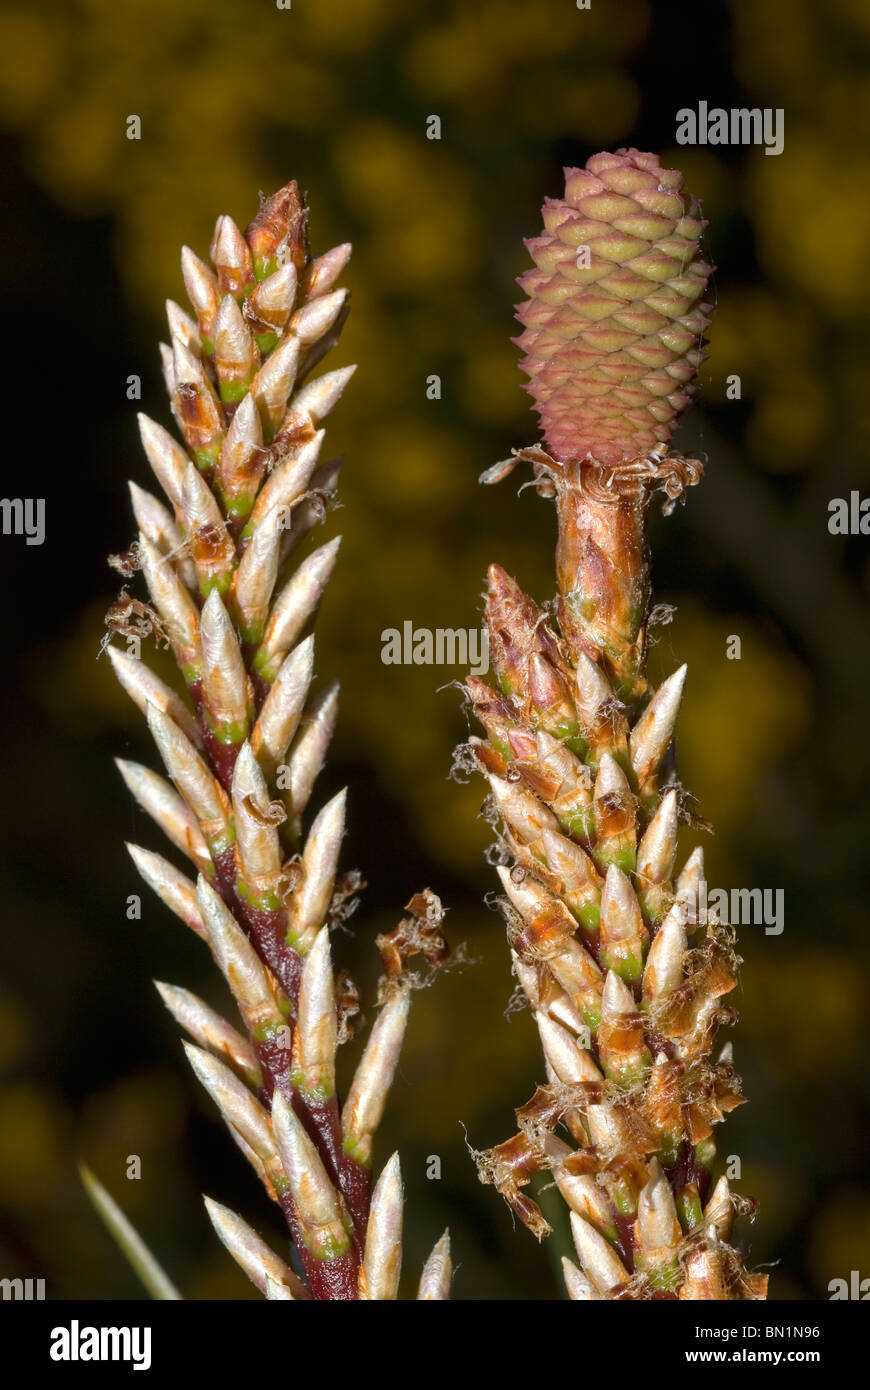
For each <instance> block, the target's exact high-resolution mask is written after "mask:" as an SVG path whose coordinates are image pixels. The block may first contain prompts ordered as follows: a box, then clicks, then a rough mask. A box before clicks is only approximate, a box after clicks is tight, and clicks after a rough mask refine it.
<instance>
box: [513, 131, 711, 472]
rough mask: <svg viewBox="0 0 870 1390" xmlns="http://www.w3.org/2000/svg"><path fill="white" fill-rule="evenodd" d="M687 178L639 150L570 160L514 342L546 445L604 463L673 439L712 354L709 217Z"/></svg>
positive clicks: (526, 278)
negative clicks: (704, 245) (701, 243)
mask: <svg viewBox="0 0 870 1390" xmlns="http://www.w3.org/2000/svg"><path fill="white" fill-rule="evenodd" d="M682 184H683V176H682V174H680V173H679V172H678V171H677V170H675V169H663V168H662V167H661V163H660V161H659V158H658V155H655V154H644V153H642V152H641V151H639V150H635V149H628V150H617V151H616V153H615V154H609V153H603V154H594V155H592V157H591V158H590V159H588V160H587V161H586V167H585V169H566V170H565V197H564V198H548V199H546V201H545V203H544V208H543V217H544V232H543V234H542V235H541V236H538V237H532V238H531V239H530V240H528V241H527V242H526V246H527V247H528V249H529V251H530V253H531V256H532V259H533V260H534V262H535V269H534V270H530V271H527V272H526V274H525V275H522V276H520V278H519V281H518V283H519V284H520V286H521V287H522V289H523V290H525V292H526V294H527V295H528V296H529V298H528V300H527V301H526V302H525V303H523V304H521V305H519V306H518V307H517V317H518V319H519V320H520V322H521V323H522V324H523V325H524V329H525V331H524V332H523V333H522V334H521V335H520V336H519V338H517V339H516V340H515V341H516V343H517V345H518V346H519V347H521V348H522V349H523V351H524V352H525V354H526V356H525V357H524V358H523V361H522V363H521V366H522V368H523V370H524V371H525V372H526V373H528V376H529V378H530V381H529V385H528V387H527V388H526V389H527V390H528V391H529V393H530V394H531V395H532V397H533V398H534V401H535V409H536V410H537V412H538V414H539V416H540V419H541V425H542V427H543V434H544V440H545V443H546V446H547V448H548V450H549V451H550V453H551V454H553V455H554V456H555V457H556V458H558V459H563V460H565V459H575V458H576V459H585V458H587V457H590V458H591V460H593V461H594V462H596V463H599V464H603V465H605V466H612V465H614V464H619V463H622V462H624V461H626V460H630V459H633V458H637V457H643V456H645V455H647V454H649V453H650V452H651V451H652V450H654V449H655V447H656V446H657V445H664V446H667V445H668V444H669V442H670V438H671V432H672V430H673V427H674V424H675V422H676V420H677V417H678V416H679V414H680V412H681V411H682V410H683V409H684V408H685V407H686V405H687V404H688V402H689V400H690V399H691V397H692V394H693V392H694V385H693V382H694V378H695V375H696V373H697V370H698V367H699V365H700V363H701V362H702V361H703V359H704V356H705V353H704V338H703V334H704V331H705V329H706V328H707V326H708V324H709V322H710V320H709V318H708V313H709V311H710V309H711V307H712V306H711V305H710V304H709V303H707V302H705V295H706V292H707V282H708V278H709V276H710V274H711V271H712V269H713V267H712V266H710V265H708V264H707V263H706V262H705V261H704V260H703V259H702V258H701V257H700V256H699V254H698V238H699V236H700V234H701V232H702V231H703V229H704V227H705V226H706V225H707V224H706V222H704V221H703V220H702V219H701V218H700V217H699V216H698V206H697V204H696V202H695V200H694V199H692V198H688V197H686V196H685V195H684V194H683V193H682V192H681V189H682Z"/></svg>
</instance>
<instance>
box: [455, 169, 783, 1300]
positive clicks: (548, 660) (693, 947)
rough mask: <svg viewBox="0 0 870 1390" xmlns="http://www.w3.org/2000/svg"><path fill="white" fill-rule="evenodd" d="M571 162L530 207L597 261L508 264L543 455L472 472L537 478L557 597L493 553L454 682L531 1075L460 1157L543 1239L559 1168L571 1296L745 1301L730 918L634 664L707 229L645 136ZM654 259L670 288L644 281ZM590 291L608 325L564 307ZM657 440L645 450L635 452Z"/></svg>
mask: <svg viewBox="0 0 870 1390" xmlns="http://www.w3.org/2000/svg"><path fill="white" fill-rule="evenodd" d="M587 170H588V172H587V173H582V172H581V173H580V174H577V173H576V172H575V171H570V170H569V171H568V176H567V177H568V190H569V203H566V204H558V205H556V206H555V208H553V207H551V206H548V208H547V209H545V219H547V225H548V229H549V230H550V233H551V237H550V241H549V242H547V243H546V245H547V247H548V248H549V251H548V254H549V253H550V252H554V253H555V252H556V251H559V248H560V247H562V246H565V247H572V248H573V247H574V246H575V245H576V242H577V240H578V239H583V240H586V241H590V242H591V244H592V246H593V253H594V254H593V260H592V265H593V267H594V270H595V276H597V277H599V278H598V280H597V281H595V280H594V279H590V278H589V276H588V275H587V278H586V280H585V281H583V280H580V281H578V280H576V279H575V278H574V275H573V271H570V273H569V272H568V271H565V270H563V269H562V267H563V266H564V265H569V266H570V258H562V259H560V257H561V251H559V255H558V256H556V259H555V260H553V261H552V263H551V262H546V264H545V266H544V269H542V270H540V271H539V272H535V273H533V274H532V276H531V277H527V278H526V283H527V287H528V288H529V289H530V290H531V291H532V292H533V294H535V295H536V296H537V299H536V300H535V309H534V313H533V312H532V310H530V309H529V308H528V307H527V308H526V310H524V311H523V312H522V313H521V317H523V320H524V322H526V324H527V325H530V324H532V323H534V324H535V328H534V330H533V329H532V328H531V327H530V328H529V330H528V333H527V335H524V337H526V338H527V339H528V346H529V350H530V352H532V353H538V354H539V355H538V357H537V358H536V361H535V363H534V364H533V365H534V367H535V371H536V373H537V374H536V375H535V376H533V382H534V383H535V388H534V389H535V392H536V394H537V397H538V399H539V401H544V402H545V410H544V411H543V412H542V413H543V414H544V418H545V422H546V425H547V429H548V436H547V443H548V446H549V449H550V452H546V451H545V450H544V449H542V448H540V447H537V448H532V449H528V450H524V451H521V452H520V453H519V454H518V455H517V456H515V459H514V460H512V461H511V462H509V463H508V464H505V465H496V467H495V468H493V469H492V470H490V472H489V474H487V475H484V477H485V480H486V481H495V480H497V479H498V478H499V477H502V476H504V474H505V473H506V472H507V471H509V469H510V467H511V466H512V464H513V462H515V461H516V458H523V457H524V458H527V459H528V460H530V461H531V462H532V463H533V464H534V465H535V476H536V481H537V484H538V490H539V491H540V492H542V493H543V494H544V495H547V496H553V497H555V499H556V503H557V511H558V521H559V543H558V549H557V570H558V582H559V595H558V597H557V599H556V601H555V604H554V605H553V606H552V609H551V608H549V607H548V608H544V607H542V606H539V605H538V604H537V603H536V602H535V601H534V600H533V599H532V598H530V597H529V596H528V595H527V594H526V593H524V592H523V590H522V589H521V588H520V586H519V585H518V584H517V583H516V582H515V581H514V580H513V579H512V578H511V577H510V576H509V575H508V574H507V573H506V572H505V571H504V570H503V569H501V568H500V567H499V566H497V565H493V566H492V567H491V568H490V571H489V576H488V593H487V600H486V621H487V625H488V630H489V640H490V656H491V662H492V668H493V670H492V677H491V681H492V683H491V684H488V683H486V682H484V681H482V680H480V679H478V678H477V677H469V679H468V682H467V691H468V698H469V704H470V707H471V710H472V712H473V714H474V716H475V718H476V720H477V722H478V723H479V725H480V726H481V727H482V729H483V731H484V734H485V737H482V738H481V737H478V736H475V737H473V738H472V741H471V748H472V750H473V754H474V757H475V759H476V762H477V764H478V766H479V768H480V770H481V771H482V772H483V773H484V775H485V776H486V777H487V778H488V781H489V785H490V789H491V794H490V797H489V810H490V814H491V818H492V821H493V823H494V824H495V825H496V826H497V828H498V841H499V850H500V853H499V859H500V861H501V863H500V867H499V870H498V873H499V877H500V879H501V885H502V890H503V896H502V897H501V898H500V900H499V901H500V907H501V910H502V913H503V916H504V918H505V921H506V924H507V935H508V941H509V945H510V949H511V956H512V961H513V968H514V972H515V975H516V978H517V981H518V984H519V988H520V992H521V996H522V997H523V998H524V1000H525V1002H526V1003H527V1004H528V1006H529V1007H530V1009H531V1011H532V1013H533V1015H534V1018H535V1022H536V1025H537V1029H538V1032H539V1034H540V1040H541V1045H542V1048H543V1053H544V1058H545V1064H546V1074H547V1081H546V1084H545V1085H542V1086H541V1087H540V1088H539V1089H538V1090H537V1091H536V1093H535V1095H534V1096H533V1097H532V1099H531V1100H530V1101H529V1102H528V1103H527V1104H526V1105H524V1106H523V1107H522V1108H521V1109H520V1110H518V1111H517V1119H518V1124H519V1129H518V1133H517V1134H516V1135H515V1136H514V1137H513V1138H511V1139H509V1140H507V1141H506V1142H505V1143H503V1144H500V1145H498V1146H497V1147H496V1148H493V1149H490V1150H488V1151H487V1152H485V1153H482V1154H479V1155H478V1163H479V1171H480V1175H481V1178H482V1180H483V1181H484V1182H489V1183H492V1184H494V1185H495V1187H496V1188H497V1189H498V1191H499V1192H500V1193H501V1194H502V1195H503V1196H504V1197H505V1198H506V1200H507V1201H508V1203H509V1204H510V1206H511V1208H512V1209H513V1211H514V1212H515V1213H516V1215H517V1216H518V1217H519V1218H520V1220H521V1221H522V1222H523V1223H524V1224H525V1225H526V1226H527V1227H528V1228H529V1229H530V1230H531V1231H532V1232H534V1233H535V1234H536V1235H537V1236H538V1237H539V1238H540V1237H542V1236H544V1235H546V1234H548V1233H549V1229H550V1228H549V1226H548V1224H547V1222H546V1221H545V1220H544V1217H543V1214H542V1212H541V1210H540V1208H539V1207H538V1205H537V1204H536V1202H535V1201H534V1200H533V1198H532V1197H531V1196H530V1195H529V1193H528V1191H527V1189H528V1185H529V1183H530V1181H531V1179H532V1178H533V1176H534V1175H536V1174H551V1175H552V1179H553V1180H555V1183H556V1184H557V1186H558V1188H559V1191H560V1192H561V1194H562V1197H563V1198H564V1200H565V1202H566V1203H567V1205H568V1208H569V1209H570V1221H571V1228H572V1232H573V1237H574V1244H575V1246H576V1252H577V1263H576V1264H575V1263H574V1262H573V1261H566V1262H565V1281H566V1285H567V1290H568V1293H569V1296H570V1297H571V1298H572V1299H579V1300H584V1299H590V1300H597V1299H629V1300H638V1299H647V1298H654V1299H667V1298H671V1299H674V1298H682V1299H757V1298H763V1297H764V1296H765V1291H766V1278H765V1277H764V1276H760V1275H756V1274H752V1273H749V1272H747V1270H746V1268H745V1267H744V1263H743V1259H742V1256H741V1254H740V1252H739V1250H738V1249H737V1248H736V1247H735V1246H734V1245H732V1244H731V1234H732V1225H733V1220H734V1217H735V1214H739V1213H744V1212H745V1213H749V1212H751V1211H753V1210H754V1204H753V1203H752V1202H751V1201H750V1200H748V1199H745V1198H740V1197H738V1196H736V1195H735V1194H733V1193H732V1192H731V1190H730V1188H729V1185H728V1182H727V1179H726V1178H724V1177H720V1178H719V1179H718V1181H716V1180H715V1146H714V1132H715V1127H716V1125H717V1124H719V1123H720V1121H722V1120H723V1119H724V1117H725V1116H726V1115H727V1113H728V1112H729V1111H730V1110H732V1109H733V1108H734V1107H735V1106H737V1105H739V1104H740V1103H741V1095H740V1086H739V1082H738V1080H737V1078H736V1077H735V1074H734V1068H733V1065H732V1058H731V1048H730V1044H727V1043H726V1044H725V1046H724V1047H723V1046H722V1044H721V1041H719V1040H718V1034H719V1030H720V1029H721V1028H722V1027H723V1026H727V1025H730V1024H731V1023H733V1022H734V1020H735V1017H736V1015H735V1014H734V1011H733V1010H732V1009H731V1008H730V1007H729V1005H728V1002H727V999H728V995H729V994H730V992H731V991H732V990H733V989H734V986H735V984H736V970H737V965H738V963H739V962H738V959H737V957H736V955H735V951H734V945H733V940H732V938H731V935H730V934H729V932H728V931H727V930H726V929H725V928H723V927H722V926H721V925H720V924H719V923H718V922H717V921H716V920H715V919H714V918H712V917H711V918H710V919H709V920H703V918H704V913H703V912H702V911H701V910H700V909H699V906H698V904H699V902H701V901H703V900H704V899H703V897H702V895H701V894H700V893H699V885H700V883H701V881H702V880H703V877H704V868H703V856H702V851H701V849H700V847H697V848H694V849H692V851H691V853H690V854H689V856H688V858H687V859H686V860H685V861H684V862H680V860H679V856H678V831H679V828H680V825H681V822H682V823H686V824H688V825H689V826H691V827H692V828H693V829H695V828H701V827H702V826H703V822H699V821H698V820H697V818H696V817H695V816H694V815H693V814H692V813H691V811H690V810H689V807H688V799H687V798H686V796H685V795H684V793H683V791H682V788H681V786H680V784H679V782H678V781H677V779H676V775H675V772H674V766H673V760H672V738H673V734H674V728H675V724H676V720H677V713H678V710H679V707H680V700H681V695H682V691H683V685H684V679H685V675H686V671H685V668H684V667H683V668H680V669H679V670H677V671H675V672H674V673H673V675H671V676H669V677H668V679H667V680H665V681H664V682H663V683H662V684H661V685H660V686H659V687H658V689H652V688H651V686H650V684H649V681H648V680H647V677H646V671H645V658H646V633H647V622H648V614H649V576H648V560H647V550H646V530H645V526H646V515H647V510H648V506H649V501H650V497H651V495H652V493H653V492H654V491H655V490H658V489H660V488H664V490H665V491H666V492H667V493H668V495H669V498H670V499H671V500H673V499H675V498H676V497H677V496H679V495H680V493H681V491H682V489H683V488H684V487H685V486H687V485H688V484H690V483H693V482H695V481H696V480H697V478H698V476H700V468H699V466H698V465H692V464H690V462H689V461H687V460H683V459H676V458H671V457H667V456H666V450H665V443H666V440H667V438H668V433H669V426H670V422H671V421H672V419H673V417H674V415H675V414H676V412H677V410H678V409H679V408H680V407H681V404H682V403H684V402H685V400H686V399H688V395H689V392H690V389H691V379H690V378H691V373H687V372H686V371H685V370H683V368H681V369H680V371H679V372H676V373H675V370H674V369H675V366H677V365H678V364H680V363H682V364H684V365H689V366H691V367H692V370H694V365H696V364H697V360H698V357H697V353H696V352H695V350H694V349H691V348H690V347H689V344H688V335H689V328H690V327H691V329H692V336H693V339H696V338H697V331H698V329H699V326H700V320H699V319H698V318H696V319H692V317H691V316H692V314H693V313H694V314H695V315H696V316H697V315H700V310H697V309H696V310H693V309H692V308H691V304H693V303H695V302H696V301H697V300H698V299H699V297H700V296H701V295H702V294H703V291H704V284H705V282H704V271H703V268H701V267H700V266H699V263H698V262H697V261H696V260H693V257H694V255H695V249H696V248H695V238H696V236H697V233H698V230H699V228H700V225H701V224H700V223H698V222H697V220H695V219H694V218H693V219H692V221H691V224H689V223H688V222H687V218H686V216H685V215H684V212H683V210H682V204H681V202H680V200H679V198H678V197H677V194H676V193H675V192H674V191H673V190H675V189H677V188H678V187H679V184H680V178H679V175H676V174H673V173H668V172H666V171H662V170H660V169H659V167H658V161H657V159H656V158H655V157H654V156H652V155H641V154H638V153H637V152H636V151H629V152H623V153H621V154H618V155H597V156H595V157H594V158H593V159H591V160H590V161H589V164H588V166H587ZM678 204H679V206H678ZM632 208H633V209H634V211H632ZM659 224H662V225H661V227H660V226H659ZM572 227H573V228H574V230H573V231H572V232H571V234H570V236H569V235H568V230H569V229H570V228H572ZM608 227H611V228H614V229H615V230H614V231H612V232H609V231H608V230H607V228H608ZM560 236H561V237H562V240H560V239H559V238H560ZM659 237H664V238H665V244H664V245H663V244H662V243H661V242H660V241H659V243H658V247H657V249H656V246H655V245H653V243H655V242H656V239H657V238H659ZM571 238H573V240H572V239H571ZM681 238H682V243H683V245H684V246H685V247H686V248H687V249H686V253H685V259H686V261H687V263H690V264H691V270H690V271H689V270H688V269H687V267H686V266H683V267H682V270H681V272H680V274H681V281H680V284H679V285H677V286H675V285H674V284H673V283H672V282H666V281H665V279H664V277H663V274H660V272H663V271H664V269H666V268H667V267H668V266H671V267H673V266H675V265H676V263H677V262H678V261H679V256H677V254H676V253H677V251H678V250H679V243H680V239H681ZM638 241H642V242H643V246H640V247H639V246H638V245H637V242H638ZM541 247H542V244H541V243H539V242H538V243H533V248H532V249H533V251H534V252H535V253H536V255H538V257H539V263H540V255H541ZM602 248H603V249H602ZM601 257H604V259H603V260H602V259H600V258H601ZM674 258H676V259H674ZM639 261H641V262H642V264H639V263H638V262H639ZM620 266H621V267H622V269H620ZM677 269H679V266H677ZM650 275H652V276H653V278H656V277H657V280H656V283H657V284H658V285H659V286H661V285H663V284H665V285H666V291H665V290H660V291H659V292H653V293H652V295H651V292H650V289H649V278H647V277H648V276H650ZM560 276H561V277H562V278H561V280H560V278H559V277H560ZM529 281H531V283H529ZM596 284H597V285H598V286H599V287H598V288H596ZM602 284H603V288H602ZM590 285H591V286H592V288H589V286H590ZM665 293H666V294H667V295H669V296H672V297H673V299H672V302H671V301H669V305H670V308H672V309H673V310H674V312H673V313H672V312H670V309H669V306H668V305H666V304H665V302H664V300H665ZM547 295H550V296H551V298H550V299H548V298H546V297H545V296H547ZM559 296H561V297H559ZM651 297H652V299H653V303H652V305H651V304H650V299H651ZM682 299H685V300H686V303H687V306H688V307H686V308H685V310H684V308H683V306H682V302H679V303H678V300H680V301H682ZM615 300H619V303H620V304H621V305H622V307H621V308H620V309H619V310H618V311H617V312H616V313H615V315H614V313H613V312H611V311H612V309H613V304H614V301H615ZM605 304H608V305H609V306H610V309H609V310H608V313H609V314H610V318H611V320H612V321H611V324H610V327H609V328H608V329H606V330H603V329H602V330H601V331H600V333H599V331H598V330H597V329H595V328H593V327H589V328H588V329H587V328H582V324H584V323H588V324H590V325H592V324H594V322H595V321H596V320H595V318H594V314H593V308H594V306H596V305H597V306H598V307H599V308H601V309H602V310H603V309H604V307H605ZM554 306H555V307H554ZM538 307H540V316H539V318H535V313H537V308H538ZM545 310H546V312H545ZM595 312H597V309H596V310H595ZM548 315H550V317H548ZM553 315H555V318H554V317H552V316H553ZM584 316H585V317H584ZM665 320H667V321H668V322H672V321H674V320H685V322H683V323H682V328H684V329H685V336H684V337H683V338H680V337H679V335H677V336H673V335H670V337H669V331H668V330H667V329H666V327H664V326H663V324H664V321H665ZM597 321H598V322H599V323H600V322H601V321H602V320H601V319H600V318H599V319H598V320H597ZM578 325H581V328H578ZM575 328H578V331H577V332H575V331H574V330H575ZM617 329H618V331H617ZM536 334H537V336H535V335H536ZM532 340H534V341H532ZM656 343H659V344H660V345H661V351H662V355H661V356H660V357H659V358H656V357H655V356H654V354H653V355H652V356H650V358H649V361H648V362H647V363H646V365H645V367H644V370H645V371H646V372H647V373H648V374H649V380H655V381H664V377H665V376H670V378H671V379H672V380H673V381H679V388H678V390H677V389H676V388H675V390H674V391H673V393H672V394H673V399H671V400H670V401H669V403H668V411H669V412H670V413H669V414H667V413H665V414H662V413H660V412H659V413H657V412H656V411H651V410H650V409H649V404H648V402H649V401H651V400H653V399H654V400H656V401H661V400H663V399H667V398H666V397H664V396H663V395H662V394H661V393H660V392H659V393H657V392H656V391H655V390H653V389H652V387H651V386H650V384H649V380H646V379H645V381H644V382H640V384H638V380H639V379H638V376H637V373H636V371H635V367H634V365H633V364H636V363H637V361H639V360H640V357H639V355H638V354H639V351H640V349H641V348H643V351H644V352H646V351H649V352H650V353H652V351H653V347H654V346H655V344H656ZM687 353H689V356H687V355H686V354H687ZM657 374H658V375H657ZM661 374H664V375H661ZM539 383H540V385H541V387H542V388H544V387H546V390H544V389H542V390H541V391H540V392H539V391H538V384H539ZM596 383H599V384H601V383H606V384H607V385H606V390H605V391H603V392H597V393H596V391H595V390H593V389H592V386H593V385H594V384H596ZM575 388H576V389H575ZM642 391H645V392H646V393H647V402H646V403H644V401H641V400H640V399H636V397H638V396H639V395H640V394H641V393H642ZM590 402H592V403H593V406H594V408H593V407H592V406H590V404H589V403H590ZM551 406H552V412H551V413H550V414H547V412H548V411H550V410H551ZM650 441H657V443H658V448H657V450H656V452H655V454H654V456H653V457H652V458H651V459H646V460H642V461H639V460H638V459H637V457H636V455H637V452H638V450H639V449H643V448H646V447H647V446H648V444H649V443H650ZM562 447H565V448H566V450H567V453H566V455H565V456H563V455H562V453H561V452H560V450H561V448H562Z"/></svg>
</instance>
